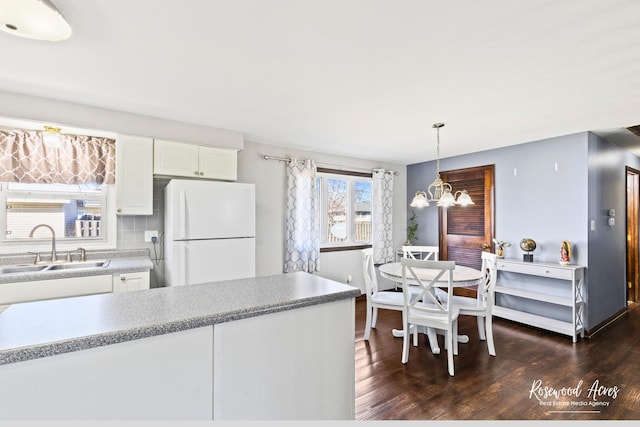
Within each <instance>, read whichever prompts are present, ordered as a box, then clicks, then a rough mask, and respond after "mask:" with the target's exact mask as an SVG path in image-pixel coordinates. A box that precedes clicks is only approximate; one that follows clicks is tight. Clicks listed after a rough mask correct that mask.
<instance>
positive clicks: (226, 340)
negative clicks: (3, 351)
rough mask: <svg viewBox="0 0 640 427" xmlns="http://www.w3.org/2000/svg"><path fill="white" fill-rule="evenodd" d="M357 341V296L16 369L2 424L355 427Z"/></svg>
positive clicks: (3, 391)
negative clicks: (324, 425)
mask: <svg viewBox="0 0 640 427" xmlns="http://www.w3.org/2000/svg"><path fill="white" fill-rule="evenodd" d="M158 309H159V310H160V309H161V308H158ZM82 321H83V319H78V322H82ZM354 334H355V299H354V298H350V299H345V300H339V301H334V302H328V303H324V304H317V305H312V306H308V307H301V308H297V309H294V310H285V311H281V312H276V313H270V314H265V315H262V316H256V317H251V318H247V319H240V320H234V321H230V322H226V323H219V324H215V325H213V326H206V327H200V328H196V329H189V330H185V331H180V332H173V333H169V334H164V335H158V336H153V337H148V338H141V339H134V340H132V341H127V342H122V343H117V344H111V345H104V346H101V347H96V348H91V349H87V350H80V351H74V352H71V353H65V354H59V355H53V356H48V357H43V358H40V359H35V360H28V361H24V362H18V363H11V364H7V365H3V366H0V384H1V385H2V386H1V387H0V420H208V421H211V420H212V419H213V420H339V419H340V420H353V419H354V417H355V347H354V340H355V336H354Z"/></svg>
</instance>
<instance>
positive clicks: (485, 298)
mask: <svg viewBox="0 0 640 427" xmlns="http://www.w3.org/2000/svg"><path fill="white" fill-rule="evenodd" d="M481 256H482V279H480V284H479V286H478V297H479V298H480V300H481V301H482V302H483V303H484V304H485V305H489V306H491V305H493V303H494V298H495V288H496V283H497V282H498V257H497V255H496V254H494V253H491V252H482V254H481Z"/></svg>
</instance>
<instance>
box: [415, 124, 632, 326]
mask: <svg viewBox="0 0 640 427" xmlns="http://www.w3.org/2000/svg"><path fill="white" fill-rule="evenodd" d="M440 163H441V166H440V169H441V170H443V171H446V170H453V169H460V168H467V167H473V166H481V165H489V164H493V165H495V197H496V199H495V233H496V238H498V239H499V240H505V241H507V242H510V243H511V244H512V245H511V246H510V247H508V248H506V249H505V258H517V259H522V254H523V252H522V250H520V248H519V245H518V243H519V242H520V240H521V239H522V238H523V237H530V238H532V239H534V240H535V241H536V242H537V244H538V247H537V249H536V250H535V252H534V260H535V261H540V262H557V261H558V260H559V256H560V242H561V241H562V240H564V239H567V240H569V241H570V242H571V243H572V246H573V254H572V263H575V264H580V265H584V266H586V267H587V270H586V280H585V299H586V301H587V308H586V313H585V316H584V321H585V326H586V328H587V329H589V328H592V327H595V326H598V325H599V324H600V323H602V322H603V321H605V320H607V319H608V318H610V317H611V316H613V315H615V314H616V313H617V312H619V311H620V310H623V309H624V308H625V307H626V300H625V299H626V297H625V283H626V274H625V266H626V243H625V242H626V238H625V236H626V220H625V216H626V212H625V194H626V193H625V188H626V184H625V182H626V178H625V166H627V165H628V166H631V167H634V168H640V159H638V158H637V157H636V156H634V155H633V154H632V153H630V152H628V151H626V150H624V149H621V148H619V147H617V146H615V145H612V144H610V143H609V142H607V141H605V140H603V139H601V138H599V137H598V136H596V135H595V134H592V133H590V132H583V133H578V134H574V135H567V136H562V137H557V138H551V139H547V140H542V141H535V142H530V143H526V144H520V145H515V146H511V147H505V148H500V149H496V150H487V151H482V152H478V153H473V154H468V155H463V156H457V157H451V158H447V159H441V162H440ZM556 164H557V170H556ZM514 170H515V173H514ZM434 176H435V162H426V163H419V164H414V165H409V166H408V167H407V177H408V184H407V203H409V201H410V200H411V197H412V195H413V193H414V192H415V191H417V190H420V189H426V187H427V186H428V184H429V183H430V182H431V181H432V180H433V178H434ZM610 208H613V209H615V210H616V224H615V226H613V227H609V226H608V225H607V210H608V209H610ZM409 209H410V208H409ZM415 211H416V213H417V215H418V221H419V222H420V226H419V228H418V238H419V241H418V242H419V243H420V244H437V242H438V211H437V208H435V207H432V206H430V207H427V208H424V209H422V210H417V209H416V210H415ZM410 213H411V212H410V210H409V212H408V215H410ZM591 221H595V230H591V229H590V223H591ZM500 276H501V277H500V279H501V280H502V281H503V284H504V283H505V282H509V283H507V284H508V285H509V286H515V287H518V286H525V287H526V286H530V284H531V283H534V282H535V283H536V285H539V286H542V287H546V288H547V290H548V291H549V292H554V285H553V281H548V282H547V281H545V280H543V279H540V280H538V279H536V278H531V277H527V278H526V280H523V279H522V277H521V276H520V275H509V274H502V273H501V275H500ZM521 282H522V283H521ZM501 303H502V304H504V305H507V306H511V307H514V308H518V309H522V310H525V311H531V310H533V311H542V312H543V313H544V314H545V315H548V316H550V317H554V318H557V319H561V320H569V319H568V318H567V313H566V311H565V310H557V309H556V308H554V307H553V306H549V305H543V304H535V303H532V302H531V301H527V300H522V299H519V298H516V297H505V298H504V299H503V300H502V301H501Z"/></svg>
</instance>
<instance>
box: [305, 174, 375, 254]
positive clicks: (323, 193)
mask: <svg viewBox="0 0 640 427" xmlns="http://www.w3.org/2000/svg"><path fill="white" fill-rule="evenodd" d="M327 178H336V179H345V180H347V181H348V183H349V184H348V193H349V194H348V197H349V206H348V212H347V219H348V220H347V229H348V237H349V239H348V241H346V242H343V243H329V242H327V240H326V236H327V226H328V224H327V222H328V221H327V219H328V211H327V208H328V203H327V197H328V195H327V185H326V179H327ZM363 178H364V179H363ZM317 179H319V180H320V185H319V188H318V199H319V203H320V209H319V211H320V236H321V240H320V252H336V251H348V250H358V249H366V248H370V247H371V246H372V242H355V241H354V240H353V237H354V236H353V233H354V230H353V227H354V226H355V207H356V206H355V205H356V203H355V191H354V188H355V182H356V181H368V182H370V183H371V185H372V187H373V174H372V173H370V172H357V171H351V170H342V169H331V168H322V167H319V168H318V169H317ZM372 210H373V206H372ZM371 217H372V219H373V213H372V215H371ZM372 228H373V224H372Z"/></svg>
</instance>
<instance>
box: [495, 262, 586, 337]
mask: <svg viewBox="0 0 640 427" xmlns="http://www.w3.org/2000/svg"><path fill="white" fill-rule="evenodd" d="M584 270H585V268H584V267H583V266H579V265H566V266H565V265H559V264H553V263H543V262H524V261H520V260H515V259H499V260H498V271H503V272H510V273H518V274H523V275H532V276H540V277H548V278H551V279H556V280H562V281H565V282H569V283H566V285H569V286H570V289H569V288H568V286H567V292H566V296H562V295H549V294H545V293H544V292H539V291H538V290H536V286H535V284H533V285H532V289H530V290H523V289H517V288H512V287H508V286H504V283H503V284H500V285H498V286H496V290H495V292H496V295H498V294H503V295H512V296H516V297H519V298H525V299H529V300H535V301H540V302H544V303H549V304H556V305H560V306H564V307H568V308H570V309H571V319H572V320H571V321H569V322H565V321H562V320H556V319H552V318H550V317H546V316H542V315H539V314H535V313H529V312H526V311H522V310H517V309H514V308H510V307H504V306H501V305H499V304H498V303H497V302H496V305H495V307H494V311H493V314H494V315H495V316H498V317H502V318H504V319H509V320H513V321H516V322H520V323H524V324H527V325H531V326H535V327H538V328H542V329H547V330H550V331H554V332H558V333H561V334H565V335H569V336H570V337H572V338H573V342H577V340H578V335H579V336H580V337H583V338H584V323H583V320H582V316H583V313H584V305H585V302H584V297H583V292H582V290H583V282H584ZM498 283H500V279H498ZM563 285H565V284H563Z"/></svg>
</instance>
